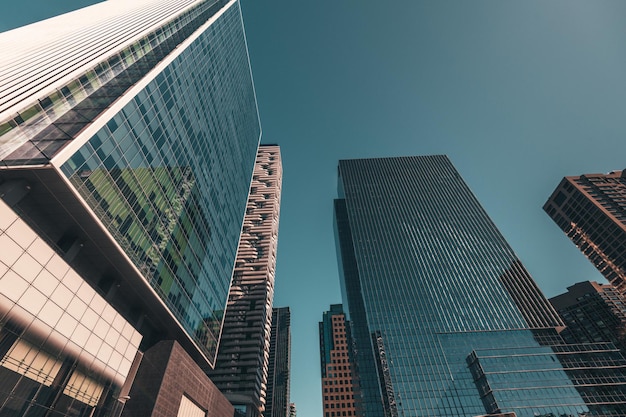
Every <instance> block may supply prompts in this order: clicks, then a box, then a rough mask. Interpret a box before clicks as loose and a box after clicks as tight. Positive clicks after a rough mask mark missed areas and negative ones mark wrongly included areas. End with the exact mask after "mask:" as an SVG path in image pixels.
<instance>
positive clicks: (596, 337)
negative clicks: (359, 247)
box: [550, 281, 626, 353]
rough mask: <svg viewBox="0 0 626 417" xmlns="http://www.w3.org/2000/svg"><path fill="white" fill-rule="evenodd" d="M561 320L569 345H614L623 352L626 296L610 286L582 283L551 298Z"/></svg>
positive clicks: (563, 332)
mask: <svg viewBox="0 0 626 417" xmlns="http://www.w3.org/2000/svg"><path fill="white" fill-rule="evenodd" d="M550 303H551V304H552V305H553V306H554V308H555V309H556V311H557V312H558V313H559V315H560V316H561V317H562V318H563V321H564V322H565V325H566V326H567V327H566V328H565V330H563V331H562V332H561V336H563V338H564V339H565V340H566V341H567V342H569V343H595V342H613V343H614V344H615V345H616V346H618V347H619V348H620V349H622V352H623V353H626V297H624V296H623V295H622V294H620V293H619V291H617V290H616V289H615V287H613V286H612V285H611V284H599V283H597V282H593V281H585V282H579V283H577V284H574V285H572V286H570V287H567V292H566V293H564V294H561V295H557V296H556V297H552V298H550Z"/></svg>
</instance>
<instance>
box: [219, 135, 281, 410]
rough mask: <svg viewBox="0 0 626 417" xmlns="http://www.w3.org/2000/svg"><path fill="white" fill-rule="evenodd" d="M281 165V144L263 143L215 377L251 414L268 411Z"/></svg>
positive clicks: (258, 155) (249, 201)
mask: <svg viewBox="0 0 626 417" xmlns="http://www.w3.org/2000/svg"><path fill="white" fill-rule="evenodd" d="M281 182H282V166H281V159H280V148H279V147H278V146H277V145H261V146H260V147H259V150H258V153H257V158H256V164H255V168H254V173H253V176H252V183H251V185H250V195H249V196H248V205H247V208H246V215H245V217H244V222H243V229H242V231H241V240H240V241H239V249H238V251H237V258H236V260H235V270H234V273H233V279H232V283H231V286H230V294H229V296H228V306H227V309H226V315H225V317H224V327H223V330H222V337H221V340H220V347H219V350H218V355H217V362H216V365H215V369H214V370H213V371H211V372H210V376H211V379H212V380H213V382H215V384H216V385H217V387H218V388H219V389H220V391H222V393H224V394H225V395H226V397H227V398H228V399H229V400H230V401H231V403H233V405H235V407H237V408H238V409H240V411H242V412H244V413H245V414H246V415H247V416H248V417H255V416H259V415H261V414H262V413H263V411H264V410H265V401H266V385H267V372H268V360H269V351H270V327H271V322H272V301H273V299H274V274H275V271H276V249H277V247H278V220H279V214H280V190H281Z"/></svg>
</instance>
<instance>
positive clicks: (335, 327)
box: [319, 304, 361, 417]
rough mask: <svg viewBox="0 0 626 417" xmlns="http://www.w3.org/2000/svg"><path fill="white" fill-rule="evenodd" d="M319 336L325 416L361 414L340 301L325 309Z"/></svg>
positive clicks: (344, 318) (340, 416) (349, 344)
mask: <svg viewBox="0 0 626 417" xmlns="http://www.w3.org/2000/svg"><path fill="white" fill-rule="evenodd" d="M319 338H320V364H321V375H322V407H323V409H324V417H343V416H348V417H353V416H360V415H361V413H360V412H359V403H358V401H359V400H360V394H359V385H358V381H357V379H356V374H355V369H354V362H353V360H352V355H353V352H352V343H351V339H350V329H349V323H348V322H347V321H346V315H345V314H344V312H343V308H342V306H341V304H333V305H331V306H330V310H328V311H325V312H324V314H323V316H322V321H321V322H319Z"/></svg>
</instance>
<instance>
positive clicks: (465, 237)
mask: <svg viewBox="0 0 626 417" xmlns="http://www.w3.org/2000/svg"><path fill="white" fill-rule="evenodd" d="M338 194H339V198H338V199H337V200H335V227H336V236H337V247H338V254H339V266H340V275H341V287H342V293H343V300H344V303H343V304H344V307H345V308H346V313H347V315H348V317H347V319H348V320H349V321H350V322H351V328H352V335H353V337H354V339H355V347H356V352H357V354H356V356H355V358H356V362H357V366H358V376H359V379H360V388H361V391H362V398H363V410H364V413H365V416H367V417H373V416H377V417H378V416H438V417H447V416H468V417H470V416H479V415H485V414H499V413H512V412H515V413H516V415H517V416H518V417H526V416H528V417H533V416H537V415H549V413H553V414H554V415H561V414H565V415H570V414H571V415H579V413H585V412H589V409H588V407H587V406H586V405H585V403H584V401H583V399H582V398H581V396H580V395H579V394H578V392H577V390H576V388H575V387H574V385H573V383H572V382H571V381H570V379H569V378H568V377H567V375H566V373H565V371H564V369H563V367H562V366H561V365H560V364H559V362H558V360H557V358H556V355H555V353H554V351H553V350H552V349H551V348H550V347H549V346H543V345H541V344H539V343H538V342H537V339H535V335H534V333H537V334H540V333H541V332H542V331H544V330H549V329H552V330H553V331H554V329H555V328H556V327H562V326H563V324H562V322H561V320H560V319H559V317H558V315H557V314H556V312H555V311H554V309H553V308H552V307H551V306H550V304H549V303H548V301H547V300H546V299H545V297H544V296H543V295H542V294H541V292H540V291H539V289H538V288H537V286H536V284H535V283H534V281H533V280H532V278H531V277H530V275H529V274H528V272H527V271H526V270H525V269H524V267H523V265H522V264H521V262H520V261H519V259H518V258H517V256H516V255H515V254H514V252H513V251H512V249H511V248H510V247H509V245H508V244H507V243H506V241H505V240H504V238H503V237H502V235H501V234H500V233H499V231H498V230H497V229H496V227H495V226H494V224H493V223H492V221H491V220H490V219H489V217H488V216H487V214H486V213H485V211H484V210H483V208H482V207H481V206H480V204H479V202H478V201H477V199H476V197H475V196H474V195H473V194H472V192H471V191H470V189H469V188H468V186H467V185H466V184H465V182H464V181H463V180H462V179H461V177H460V175H459V174H458V172H457V171H456V170H455V168H454V167H453V166H452V164H451V162H450V161H449V160H448V158H447V157H445V156H422V157H399V158H379V159H360V160H342V161H340V162H339V184H338Z"/></svg>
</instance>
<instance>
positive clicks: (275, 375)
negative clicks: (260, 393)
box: [264, 307, 296, 417]
mask: <svg viewBox="0 0 626 417" xmlns="http://www.w3.org/2000/svg"><path fill="white" fill-rule="evenodd" d="M271 334H272V337H271V342H270V352H269V353H270V355H269V359H270V360H269V375H268V378H267V407H266V409H265V414H264V416H265V417H289V416H291V415H292V414H295V412H296V408H295V405H294V404H293V403H290V402H289V401H290V391H291V389H290V388H291V311H290V310H289V307H279V308H274V309H273V311H272V332H271Z"/></svg>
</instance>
